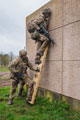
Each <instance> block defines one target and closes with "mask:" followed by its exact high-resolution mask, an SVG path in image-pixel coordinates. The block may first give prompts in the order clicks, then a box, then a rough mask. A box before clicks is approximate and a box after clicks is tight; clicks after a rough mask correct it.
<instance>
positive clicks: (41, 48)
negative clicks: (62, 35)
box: [37, 39, 49, 56]
mask: <svg viewBox="0 0 80 120" xmlns="http://www.w3.org/2000/svg"><path fill="white" fill-rule="evenodd" d="M48 44H49V40H48V39H45V40H44V42H43V43H42V45H41V47H40V49H39V50H38V52H37V55H41V56H42V55H43V52H44V50H45V48H46V47H47V46H48Z"/></svg>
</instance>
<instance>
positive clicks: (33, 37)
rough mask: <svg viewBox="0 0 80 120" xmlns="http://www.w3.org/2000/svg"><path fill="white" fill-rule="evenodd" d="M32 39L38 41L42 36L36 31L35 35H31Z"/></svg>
mask: <svg viewBox="0 0 80 120" xmlns="http://www.w3.org/2000/svg"><path fill="white" fill-rule="evenodd" d="M31 38H32V39H33V40H37V39H39V38H40V35H39V33H38V32H37V31H35V32H34V33H31Z"/></svg>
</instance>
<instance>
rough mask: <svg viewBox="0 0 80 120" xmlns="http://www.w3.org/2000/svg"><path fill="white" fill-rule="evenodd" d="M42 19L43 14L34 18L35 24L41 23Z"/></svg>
mask: <svg viewBox="0 0 80 120" xmlns="http://www.w3.org/2000/svg"><path fill="white" fill-rule="evenodd" d="M43 21H44V18H43V16H41V15H40V16H39V18H38V19H36V20H35V24H37V25H39V24H41V23H42V22H43Z"/></svg>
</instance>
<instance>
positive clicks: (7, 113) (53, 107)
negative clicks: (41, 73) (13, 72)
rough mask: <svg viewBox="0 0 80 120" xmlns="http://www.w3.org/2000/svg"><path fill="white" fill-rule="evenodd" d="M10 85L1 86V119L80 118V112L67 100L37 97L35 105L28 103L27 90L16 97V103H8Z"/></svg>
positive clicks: (52, 119) (41, 119)
mask: <svg viewBox="0 0 80 120" xmlns="http://www.w3.org/2000/svg"><path fill="white" fill-rule="evenodd" d="M9 92H10V87H3V88H0V120H80V113H75V112H73V111H72V110H71V109H70V106H69V105H68V104H66V103H65V102H63V101H62V102H56V101H54V103H53V102H49V100H48V99H44V98H41V97H37V99H36V102H35V104H34V105H33V106H30V105H28V104H27V103H26V101H25V98H26V91H23V95H24V96H23V97H19V98H18V97H17V94H16V97H15V99H14V104H13V105H11V106H9V105H7V103H8V100H9Z"/></svg>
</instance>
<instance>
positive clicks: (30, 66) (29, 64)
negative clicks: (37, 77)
mask: <svg viewBox="0 0 80 120" xmlns="http://www.w3.org/2000/svg"><path fill="white" fill-rule="evenodd" d="M28 67H29V68H30V69H31V70H33V71H35V70H36V69H35V67H34V66H33V65H32V63H31V62H30V61H29V60H28Z"/></svg>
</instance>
